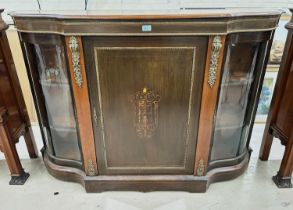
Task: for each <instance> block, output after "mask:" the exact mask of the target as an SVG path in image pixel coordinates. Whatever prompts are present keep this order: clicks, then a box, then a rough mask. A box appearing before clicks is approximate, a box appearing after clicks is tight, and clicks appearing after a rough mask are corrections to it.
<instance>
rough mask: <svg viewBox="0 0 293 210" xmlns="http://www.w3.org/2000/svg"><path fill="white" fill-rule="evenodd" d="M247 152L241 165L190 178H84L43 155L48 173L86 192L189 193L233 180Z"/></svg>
mask: <svg viewBox="0 0 293 210" xmlns="http://www.w3.org/2000/svg"><path fill="white" fill-rule="evenodd" d="M249 157H250V153H247V154H246V156H245V158H244V159H243V161H242V162H240V163H239V164H237V165H234V166H228V167H222V168H217V169H213V170H211V171H209V172H208V173H207V175H206V176H193V175H123V176H119V175H118V176H94V177H90V176H86V175H85V173H84V172H83V171H82V170H80V169H76V168H72V167H64V166H58V165H56V164H54V163H52V162H50V160H49V158H48V156H47V155H46V153H44V162H45V165H46V167H47V169H48V171H49V173H50V174H51V175H52V176H54V177H56V178H58V179H61V180H64V181H72V182H78V183H80V184H81V185H83V186H84V187H85V189H86V191H87V192H102V191H109V190H113V191H117V190H120V191H125V190H134V191H144V192H148V191H156V190H164V191H166V190H170V191H188V192H205V191H206V190H207V188H208V186H209V184H211V183H213V182H217V181H224V180H230V179H234V178H236V177H237V176H239V175H241V174H242V173H243V172H244V171H245V169H246V168H247V166H248V162H249Z"/></svg>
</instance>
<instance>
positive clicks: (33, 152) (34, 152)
mask: <svg viewBox="0 0 293 210" xmlns="http://www.w3.org/2000/svg"><path fill="white" fill-rule="evenodd" d="M24 140H25V143H26V147H27V150H28V153H29V156H30V158H37V157H38V149H37V145H36V141H35V138H34V134H33V131H32V127H31V126H29V127H27V128H26V132H25V134H24Z"/></svg>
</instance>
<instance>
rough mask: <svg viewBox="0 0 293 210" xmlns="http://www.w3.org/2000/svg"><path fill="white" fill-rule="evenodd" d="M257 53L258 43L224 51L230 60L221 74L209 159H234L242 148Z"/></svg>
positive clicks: (242, 44)
mask: <svg viewBox="0 0 293 210" xmlns="http://www.w3.org/2000/svg"><path fill="white" fill-rule="evenodd" d="M257 53H258V44H249V43H241V44H237V45H235V44H233V45H230V46H229V47H228V49H227V58H230V59H228V60H226V62H225V66H224V71H223V75H222V81H221V91H220V97H219V101H218V109H217V112H216V120H215V121H216V123H215V130H214V136H213V147H212V152H211V160H219V159H227V158H233V157H236V156H237V155H238V154H239V153H241V152H242V151H240V150H243V148H245V147H244V146H245V142H246V140H245V139H246V137H247V131H248V122H246V117H247V116H246V115H247V112H248V106H249V105H250V103H252V101H250V96H251V89H253V88H252V87H253V84H254V83H253V82H254V80H255V63H256V57H257Z"/></svg>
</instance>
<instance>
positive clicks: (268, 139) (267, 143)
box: [259, 128, 274, 161]
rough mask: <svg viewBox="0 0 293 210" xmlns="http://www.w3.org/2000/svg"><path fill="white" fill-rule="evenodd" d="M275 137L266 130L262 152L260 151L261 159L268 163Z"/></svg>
mask: <svg viewBox="0 0 293 210" xmlns="http://www.w3.org/2000/svg"><path fill="white" fill-rule="evenodd" d="M273 138H274V137H273V135H272V134H270V133H269V131H268V129H267V128H266V129H265V132H264V136H263V139H262V143H261V147H260V151H259V159H260V160H263V161H266V160H268V159H269V155H270V151H271V147H272V143H273Z"/></svg>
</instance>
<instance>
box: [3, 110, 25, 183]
mask: <svg viewBox="0 0 293 210" xmlns="http://www.w3.org/2000/svg"><path fill="white" fill-rule="evenodd" d="M0 141H1V145H2V149H3V152H4V156H5V159H6V162H7V165H8V168H9V170H10V173H11V181H10V182H9V184H11V185H22V184H24V183H25V181H26V180H27V178H28V177H29V174H28V173H26V172H25V171H24V170H23V168H22V165H21V163H20V160H19V157H18V154H17V151H16V147H15V144H14V142H13V141H12V139H11V137H10V135H9V132H8V128H7V125H6V123H5V119H3V117H2V115H1V116H0Z"/></svg>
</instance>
